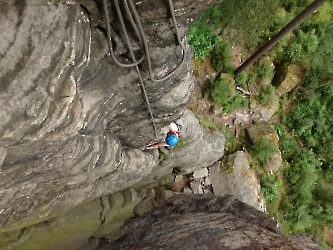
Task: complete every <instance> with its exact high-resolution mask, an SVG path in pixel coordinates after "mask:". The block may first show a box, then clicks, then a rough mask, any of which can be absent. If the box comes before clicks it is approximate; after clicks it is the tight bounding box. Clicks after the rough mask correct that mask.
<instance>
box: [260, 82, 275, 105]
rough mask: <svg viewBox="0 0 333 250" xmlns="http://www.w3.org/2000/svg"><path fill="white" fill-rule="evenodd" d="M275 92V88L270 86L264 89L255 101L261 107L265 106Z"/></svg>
mask: <svg viewBox="0 0 333 250" xmlns="http://www.w3.org/2000/svg"><path fill="white" fill-rule="evenodd" d="M274 92H275V87H274V86H273V85H271V84H269V85H267V86H266V87H264V88H263V89H262V90H261V91H260V93H259V95H258V97H257V100H258V101H259V102H260V104H261V105H267V104H268V103H269V97H270V95H272V94H273V93H274Z"/></svg>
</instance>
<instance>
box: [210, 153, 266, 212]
mask: <svg viewBox="0 0 333 250" xmlns="http://www.w3.org/2000/svg"><path fill="white" fill-rule="evenodd" d="M209 172H210V176H211V181H212V186H213V190H214V194H215V195H218V196H225V195H232V196H234V197H235V198H236V199H238V200H240V201H241V202H244V203H246V204H248V205H250V206H253V207H254V208H256V209H258V210H261V211H264V207H263V205H262V204H261V203H262V200H261V199H260V197H259V194H260V186H259V183H258V181H257V178H256V175H255V173H254V171H253V170H251V169H250V163H249V160H248V155H247V154H246V153H245V152H243V151H238V152H236V153H234V154H232V155H228V156H226V157H225V158H224V159H223V161H222V163H220V164H215V165H214V166H212V167H210V168H209Z"/></svg>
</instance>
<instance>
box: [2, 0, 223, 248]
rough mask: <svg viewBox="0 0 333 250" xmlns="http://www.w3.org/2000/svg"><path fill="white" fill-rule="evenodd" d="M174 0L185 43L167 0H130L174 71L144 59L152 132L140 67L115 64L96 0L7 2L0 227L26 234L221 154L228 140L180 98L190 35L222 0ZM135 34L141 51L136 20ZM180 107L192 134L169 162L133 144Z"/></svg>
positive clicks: (154, 54) (120, 51) (186, 84)
mask: <svg viewBox="0 0 333 250" xmlns="http://www.w3.org/2000/svg"><path fill="white" fill-rule="evenodd" d="M173 2H174V3H173V6H174V8H175V13H176V19H177V22H178V26H179V32H180V38H181V39H182V44H183V45H184V46H185V49H184V50H182V49H181V47H180V45H179V44H178V41H177V39H176V36H175V29H174V27H173V23H172V21H171V14H170V9H169V8H168V4H167V1H164V0H158V1H153V0H145V1H138V0H137V1H134V4H135V6H136V9H137V12H138V15H139V18H140V22H141V24H142V27H143V30H144V32H145V34H146V38H147V43H148V48H149V54H150V58H151V62H152V68H153V75H154V76H156V77H157V78H162V77H163V76H165V75H168V74H169V77H168V78H166V79H163V80H161V81H151V80H150V77H149V74H148V73H147V67H148V63H147V60H146V59H145V60H143V62H142V64H140V67H139V68H140V72H141V75H142V77H143V80H144V82H145V86H146V91H147V94H148V97H149V102H150V104H151V108H152V112H153V115H154V121H155V123H156V128H157V131H156V133H157V137H156V138H155V131H154V129H153V126H152V120H151V118H150V115H149V112H148V109H147V105H146V102H145V100H144V98H143V95H142V89H141V86H140V84H139V79H138V75H137V72H136V70H135V69H134V68H131V67H130V68H123V67H119V66H118V65H116V64H115V63H114V61H113V60H112V59H111V57H110V55H109V48H108V43H107V39H106V34H105V29H106V27H105V22H104V12H103V4H102V1H101V0H98V1H93V0H82V1H65V2H64V1H56V0H53V1H52V0H51V1H37V0H29V1H27V0H26V1H6V2H2V3H0V11H1V14H0V21H1V27H0V30H1V34H3V36H2V38H1V45H0V78H1V80H0V106H1V109H0V118H1V119H0V237H2V236H3V238H6V236H8V234H10V233H11V232H15V233H14V235H16V236H15V237H17V238H19V237H21V235H22V233H21V234H16V232H17V231H21V230H24V229H25V228H27V227H29V226H31V225H41V224H40V223H44V222H45V223H44V224H47V222H48V221H50V220H53V219H54V218H58V217H59V216H62V215H64V214H67V213H68V212H69V211H72V210H73V209H75V208H76V207H77V206H78V205H81V204H86V203H87V202H94V200H97V201H98V200H99V198H100V197H102V196H105V195H107V194H111V193H116V192H118V191H121V190H125V189H128V188H130V187H136V188H142V187H144V186H147V185H149V184H152V183H156V182H157V181H158V180H159V179H161V178H163V177H164V176H165V175H166V174H168V173H171V172H172V170H173V169H174V168H175V167H179V168H181V169H182V171H185V172H186V168H187V165H188V166H189V167H190V168H191V169H195V168H199V167H201V166H202V165H205V166H207V165H209V164H211V163H212V162H214V161H216V160H217V159H219V158H221V157H222V155H223V146H224V139H223V138H222V137H220V138H218V137H213V136H211V135H210V134H207V133H206V132H204V131H203V130H202V128H201V127H200V126H199V124H198V122H197V121H196V119H195V118H194V116H193V115H192V114H191V113H190V112H188V111H186V109H185V105H186V103H187V101H188V100H189V98H190V97H191V93H192V89H193V84H194V83H193V80H192V75H191V73H192V69H191V65H190V60H191V57H192V52H191V48H190V47H189V46H188V45H187V44H186V38H185V34H186V32H187V30H188V28H189V27H190V26H191V24H192V21H193V20H194V19H196V18H197V17H198V16H199V14H200V13H202V11H204V10H205V9H207V8H208V7H209V6H210V5H211V4H213V3H214V2H216V1H198V0H190V1H173ZM108 8H109V10H110V13H111V14H110V20H111V28H112V32H113V34H114V36H113V40H112V42H113V44H114V46H115V53H116V56H117V58H118V59H119V60H120V61H123V62H126V61H127V62H128V57H127V54H128V53H127V52H128V48H127V47H126V45H124V40H123V38H124V35H123V33H122V32H121V29H120V25H119V22H118V20H119V18H118V17H117V16H116V15H115V11H114V4H113V3H108ZM121 8H123V6H121ZM126 22H127V23H128V18H127V19H126ZM129 34H130V37H131V41H132V42H133V47H134V48H135V53H136V54H139V55H140V54H142V53H143V52H142V51H143V50H142V49H141V48H139V47H138V46H139V44H138V43H137V41H136V40H135V35H134V34H133V30H131V29H129ZM132 37H134V38H132ZM181 117H182V118H181ZM179 118H181V119H180V120H179V122H180V123H181V124H182V125H183V126H184V129H185V131H186V132H185V133H184V139H185V141H186V142H187V143H186V145H185V146H184V147H183V148H181V149H179V150H177V152H173V151H172V150H171V151H168V152H169V154H170V155H169V157H168V159H167V160H166V161H165V162H163V165H162V166H161V165H160V164H159V159H158V152H157V151H153V152H148V153H147V152H142V151H140V150H138V149H137V148H138V147H139V146H141V145H143V144H145V143H147V142H148V141H149V140H150V139H156V140H157V141H160V140H163V139H164V136H165V134H164V130H163V127H164V126H166V125H167V124H168V123H169V122H171V121H175V120H178V119H179ZM192 125H193V126H192ZM193 138H196V140H201V147H197V146H196V145H198V144H195V143H196V142H195V140H194V139H193ZM202 147H203V148H205V149H207V152H202ZM209 150H210V151H209ZM168 152H167V154H168ZM193 155H196V156H197V157H196V158H193V159H192V158H191V157H192V156H193ZM189 159H191V161H190V160H189ZM194 159H195V160H194ZM177 163H178V165H177ZM96 204H99V202H97V203H96ZM98 220H99V219H98ZM3 238H1V239H3ZM3 242H4V241H2V240H1V244H4V243H3ZM2 247H3V246H2Z"/></svg>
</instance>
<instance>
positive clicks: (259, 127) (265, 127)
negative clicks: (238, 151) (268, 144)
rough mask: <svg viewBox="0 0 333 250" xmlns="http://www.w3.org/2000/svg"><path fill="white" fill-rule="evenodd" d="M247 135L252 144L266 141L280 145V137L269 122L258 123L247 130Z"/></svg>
mask: <svg viewBox="0 0 333 250" xmlns="http://www.w3.org/2000/svg"><path fill="white" fill-rule="evenodd" d="M247 133H248V135H249V137H250V139H251V141H252V143H255V142H257V141H258V140H260V139H266V140H270V141H273V142H275V143H278V141H279V136H278V135H277V133H276V132H275V130H274V128H273V126H272V125H271V124H269V123H267V122H258V123H256V124H253V125H252V126H251V127H249V128H247Z"/></svg>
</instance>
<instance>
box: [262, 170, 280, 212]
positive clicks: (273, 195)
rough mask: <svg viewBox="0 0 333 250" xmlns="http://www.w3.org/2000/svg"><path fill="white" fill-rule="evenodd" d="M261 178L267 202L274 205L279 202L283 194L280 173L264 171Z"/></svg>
mask: <svg viewBox="0 0 333 250" xmlns="http://www.w3.org/2000/svg"><path fill="white" fill-rule="evenodd" d="M259 178H260V184H261V190H262V192H263V194H264V197H265V200H266V202H268V203H269V205H273V206H274V203H277V202H278V201H279V200H280V196H281V188H282V180H281V178H280V176H279V173H274V174H268V173H262V174H260V176H259Z"/></svg>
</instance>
